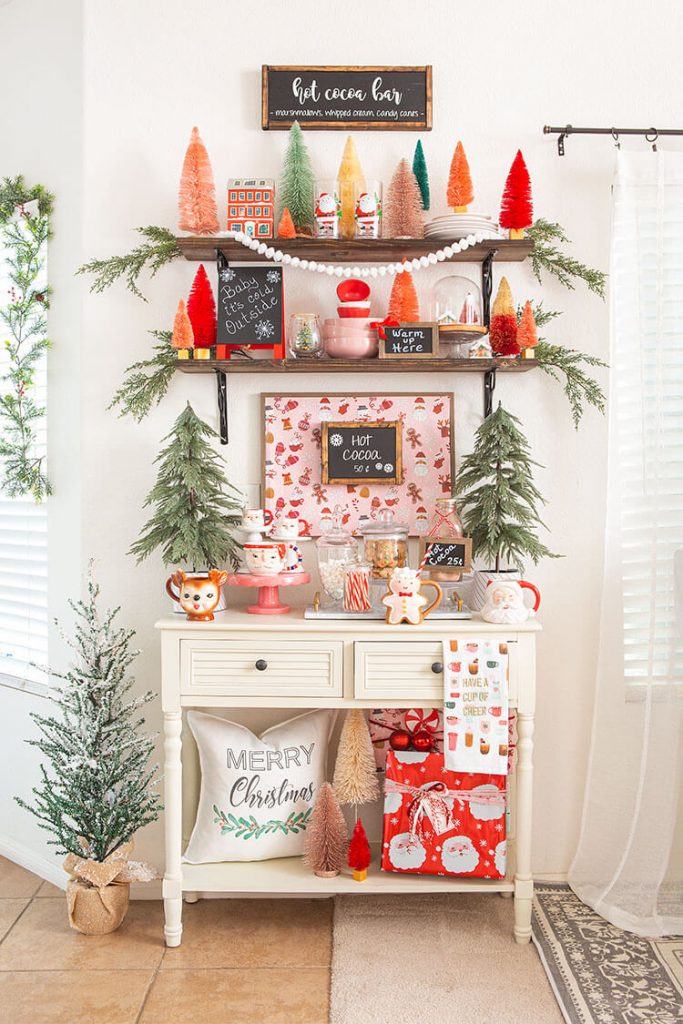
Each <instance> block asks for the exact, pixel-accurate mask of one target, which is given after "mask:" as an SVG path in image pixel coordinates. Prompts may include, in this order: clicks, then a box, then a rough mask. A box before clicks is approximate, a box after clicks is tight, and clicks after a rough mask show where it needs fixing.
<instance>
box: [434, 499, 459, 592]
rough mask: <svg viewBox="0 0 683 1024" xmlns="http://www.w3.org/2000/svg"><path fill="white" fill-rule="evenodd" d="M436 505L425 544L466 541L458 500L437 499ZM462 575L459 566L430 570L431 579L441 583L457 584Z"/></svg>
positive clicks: (435, 567)
mask: <svg viewBox="0 0 683 1024" xmlns="http://www.w3.org/2000/svg"><path fill="white" fill-rule="evenodd" d="M434 505H435V512H434V515H433V516H432V519H431V522H430V524H429V531H428V533H427V536H426V537H425V544H426V545H427V546H429V544H431V543H432V542H433V541H435V540H438V541H441V542H444V541H445V542H449V541H452V542H453V543H462V541H464V540H465V528H464V526H463V525H462V520H461V519H460V516H459V515H458V509H457V503H456V499H455V498H437V499H436V501H435V503H434ZM468 544H469V542H468ZM462 573H463V570H462V568H460V567H458V566H446V565H440V566H431V567H430V568H429V578H430V579H431V580H439V581H441V582H444V581H445V582H448V581H451V582H457V581H458V580H459V579H460V578H461V577H462Z"/></svg>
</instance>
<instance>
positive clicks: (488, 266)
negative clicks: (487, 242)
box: [481, 249, 496, 327]
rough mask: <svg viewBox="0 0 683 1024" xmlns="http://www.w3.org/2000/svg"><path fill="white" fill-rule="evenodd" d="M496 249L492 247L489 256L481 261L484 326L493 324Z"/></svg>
mask: <svg viewBox="0 0 683 1024" xmlns="http://www.w3.org/2000/svg"><path fill="white" fill-rule="evenodd" d="M495 255H496V250H495V249H491V251H490V252H489V254H488V256H485V257H484V259H483V260H482V261H481V295H482V304H483V310H482V312H483V318H484V327H490V326H491V295H492V293H493V257H494V256H495Z"/></svg>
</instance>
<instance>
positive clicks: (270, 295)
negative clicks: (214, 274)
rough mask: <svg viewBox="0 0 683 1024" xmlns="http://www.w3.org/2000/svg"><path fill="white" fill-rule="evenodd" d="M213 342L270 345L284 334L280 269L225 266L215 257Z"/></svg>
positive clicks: (224, 262)
mask: <svg viewBox="0 0 683 1024" xmlns="http://www.w3.org/2000/svg"><path fill="white" fill-rule="evenodd" d="M217 315H218V337H217V341H216V344H217V345H219V346H220V345H255V346H257V347H260V346H263V347H268V348H271V347H273V346H277V345H281V344H282V341H283V337H284V303H283V299H282V268H281V267H273V266H272V265H271V266H269V267H254V266H253V265H251V266H248V267H235V266H232V265H231V266H228V265H227V263H226V261H225V260H224V259H223V258H222V257H221V258H220V259H219V260H218V314H217Z"/></svg>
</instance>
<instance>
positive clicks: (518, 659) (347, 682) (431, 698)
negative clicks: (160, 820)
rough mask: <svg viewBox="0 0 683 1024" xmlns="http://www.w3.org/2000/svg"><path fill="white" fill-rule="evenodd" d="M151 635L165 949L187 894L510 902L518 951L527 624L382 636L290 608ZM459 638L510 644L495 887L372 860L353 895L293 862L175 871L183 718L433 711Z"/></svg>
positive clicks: (377, 627)
mask: <svg viewBox="0 0 683 1024" xmlns="http://www.w3.org/2000/svg"><path fill="white" fill-rule="evenodd" d="M157 628H158V629H159V630H160V631H161V659H162V686H161V700H162V709H163V714H164V751H165V755H164V756H165V765H164V779H165V808H166V809H165V841H166V871H165V874H164V884H163V895H164V909H165V915H166V927H165V935H166V943H167V945H169V946H178V945H179V944H180V938H181V933H182V924H181V916H182V900H183V893H185V894H196V893H198V892H214V893H215V892H223V893H230V894H232V895H241V896H248V895H250V894H251V895H254V896H263V895H307V896H331V895H334V894H335V893H351V894H354V895H363V894H365V893H408V892H501V893H504V894H510V895H511V894H513V893H514V897H515V938H516V940H517V942H528V941H529V939H530V938H531V901H532V897H533V881H532V876H531V802H532V771H533V768H532V751H533V730H534V705H535V640H536V633H537V632H538V631H539V629H540V627H539V625H538V624H537V623H535V622H533V621H532V622H526V623H524V624H522V625H517V626H498V625H495V626H494V625H491V624H489V623H486V622H482V621H481V620H480V619H478V618H474V619H471V620H469V621H468V620H451V621H445V620H443V619H440V620H439V619H426V620H425V622H423V623H422V625H421V626H387V625H386V624H385V623H384V622H383V621H362V622H358V621H353V620H348V619H345V620H329V619H326V620H320V619H318V620H305V619H304V617H303V613H302V611H301V610H300V609H299V610H297V609H292V612H291V614H290V615H273V616H270V617H269V618H268V619H266V618H265V617H261V616H255V615H248V614H246V613H245V612H243V611H239V610H234V609H233V610H229V611H225V612H220V613H218V614H217V616H216V620H215V621H214V622H207V623H203V622H202V623H200V622H188V621H186V619H185V618H184V616H180V615H173V616H169V617H168V618H165V619H162V620H161V621H160V622H158V623H157ZM458 636H461V637H475V638H476V637H477V636H486V637H495V638H497V639H499V640H500V641H502V642H507V643H508V644H509V645H510V646H509V653H510V669H509V674H510V705H511V706H512V707H513V708H516V709H517V732H518V746H517V767H516V771H515V773H514V774H513V776H512V793H511V795H512V798H513V801H512V802H513V806H514V825H513V827H512V828H511V829H510V833H511V835H509V836H508V840H509V842H508V874H507V876H506V877H505V878H504V879H498V880H489V879H479V878H456V877H447V878H444V877H438V876H430V875H424V876H420V875H400V874H394V873H391V872H382V871H380V870H379V868H378V866H377V858H376V857H373V864H374V871H372V872H371V874H370V875H369V876H368V879H367V881H366V882H364V883H363V885H359V884H358V883H357V882H354V881H353V879H352V878H351V877H350V876H347V875H344V874H342V875H340V876H339V877H338V878H336V879H322V878H317V877H316V876H315V875H313V874H312V873H311V872H309V871H308V870H307V869H306V868H305V867H304V866H303V864H302V861H301V858H299V857H292V858H283V859H279V860H266V861H257V862H248V863H223V864H184V863H183V862H182V851H183V827H182V803H183V800H182V795H183V777H182V773H183V759H182V715H183V708H196V707H200V708H316V707H324V708H351V707H361V708H376V707H441V706H442V704H443V676H442V671H443V666H442V659H443V655H442V646H441V641H442V640H443V639H444V638H446V639H452V638H457V637H458ZM515 790H516V792H515ZM194 898H195V897H194V895H192V896H190V899H194Z"/></svg>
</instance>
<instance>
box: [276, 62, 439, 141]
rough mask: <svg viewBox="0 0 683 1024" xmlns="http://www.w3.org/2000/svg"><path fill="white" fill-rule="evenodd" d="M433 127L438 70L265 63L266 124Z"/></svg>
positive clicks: (280, 126)
mask: <svg viewBox="0 0 683 1024" xmlns="http://www.w3.org/2000/svg"><path fill="white" fill-rule="evenodd" d="M294 121H298V122H299V124H300V125H301V126H302V128H316V129H317V128H326V129H339V130H341V129H347V128H371V129H372V130H373V131H377V130H378V129H379V130H382V129H384V130H391V129H394V130H396V129H403V130H405V129H409V130H411V131H431V127H432V69H431V65H426V66H422V67H394V68H392V67H292V66H291V65H287V66H280V67H274V66H273V65H271V64H264V65H263V68H262V117H261V122H262V127H263V128H264V130H268V129H271V130H273V129H275V130H277V129H285V128H290V127H291V126H292V123H293V122H294Z"/></svg>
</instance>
